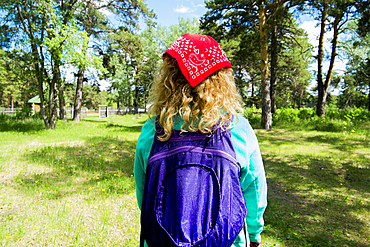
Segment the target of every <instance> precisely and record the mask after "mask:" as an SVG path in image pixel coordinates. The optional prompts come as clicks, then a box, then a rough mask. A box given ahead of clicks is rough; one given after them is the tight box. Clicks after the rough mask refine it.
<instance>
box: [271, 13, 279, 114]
mask: <svg viewBox="0 0 370 247" xmlns="http://www.w3.org/2000/svg"><path fill="white" fill-rule="evenodd" d="M277 49H278V42H277V25H276V17H274V26H273V28H272V35H271V82H270V85H271V88H270V97H271V113H275V112H276V86H277V63H278V55H277Z"/></svg>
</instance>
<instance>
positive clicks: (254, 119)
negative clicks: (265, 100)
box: [244, 107, 262, 125]
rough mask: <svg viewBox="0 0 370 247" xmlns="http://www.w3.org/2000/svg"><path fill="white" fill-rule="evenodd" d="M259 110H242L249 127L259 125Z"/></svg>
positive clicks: (260, 111)
mask: <svg viewBox="0 0 370 247" xmlns="http://www.w3.org/2000/svg"><path fill="white" fill-rule="evenodd" d="M261 113H262V110H261V109H257V108H255V107H254V108H245V109H244V116H245V118H247V119H248V121H249V123H250V124H251V125H255V124H259V123H261Z"/></svg>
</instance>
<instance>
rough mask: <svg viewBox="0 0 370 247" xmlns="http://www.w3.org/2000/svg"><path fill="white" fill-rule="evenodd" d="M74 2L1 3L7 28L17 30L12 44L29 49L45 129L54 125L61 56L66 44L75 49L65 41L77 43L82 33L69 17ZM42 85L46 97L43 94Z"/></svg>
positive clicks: (29, 58) (16, 0) (72, 49)
mask: <svg viewBox="0 0 370 247" xmlns="http://www.w3.org/2000/svg"><path fill="white" fill-rule="evenodd" d="M74 3H76V1H73V0H71V1H70V2H64V1H62V2H53V1H45V0H41V1H36V2H34V1H18V0H15V1H11V0H8V1H2V2H1V4H0V8H1V10H2V11H4V12H5V13H6V14H5V17H4V20H5V21H6V22H7V23H8V24H9V29H10V30H13V31H14V30H16V31H17V32H15V31H14V37H16V38H17V39H16V40H15V41H16V42H15V44H14V45H17V44H18V43H22V44H23V49H24V50H25V51H26V53H27V52H28V53H29V57H28V60H29V61H30V63H31V64H32V66H31V68H32V70H31V71H30V72H31V73H32V74H33V75H34V77H35V78H36V79H37V84H38V93H39V96H40V101H41V114H42V118H43V120H44V124H45V128H46V129H48V128H52V129H53V128H55V125H56V118H57V107H58V87H59V85H60V82H61V77H60V66H61V61H62V56H63V54H64V53H65V52H66V50H67V49H68V48H70V49H69V50H68V52H70V53H71V54H73V52H74V51H75V49H76V47H67V45H66V44H76V40H80V39H79V37H80V34H81V33H77V32H76V28H75V25H73V23H71V20H73V18H72V17H70V16H71V14H70V11H71V6H73V4H74ZM71 24H72V25H71ZM9 34H11V33H9ZM74 34H75V35H76V36H73V35H74ZM45 86H46V87H47V89H48V97H45V95H44V88H45ZM46 99H48V102H47V101H46ZM46 104H48V107H46ZM47 110H48V111H47Z"/></svg>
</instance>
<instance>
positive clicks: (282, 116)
mask: <svg viewBox="0 0 370 247" xmlns="http://www.w3.org/2000/svg"><path fill="white" fill-rule="evenodd" d="M299 112H300V111H299V110H298V109H292V108H281V109H277V110H276V112H275V113H274V114H273V117H272V122H273V123H274V124H277V123H281V122H288V123H294V122H298V121H299V117H298V115H299Z"/></svg>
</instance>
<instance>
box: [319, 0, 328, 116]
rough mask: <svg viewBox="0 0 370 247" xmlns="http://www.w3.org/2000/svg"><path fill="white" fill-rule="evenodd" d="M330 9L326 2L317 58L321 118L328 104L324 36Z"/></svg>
mask: <svg viewBox="0 0 370 247" xmlns="http://www.w3.org/2000/svg"><path fill="white" fill-rule="evenodd" d="M328 8H329V4H328V3H327V2H324V5H323V11H322V16H321V28H320V37H319V49H318V56H317V65H318V68H317V89H318V98H317V105H316V115H317V116H319V117H323V118H325V103H326V93H327V92H326V91H325V89H324V83H323V68H322V66H323V59H324V36H325V26H326V21H327V18H328Z"/></svg>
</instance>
